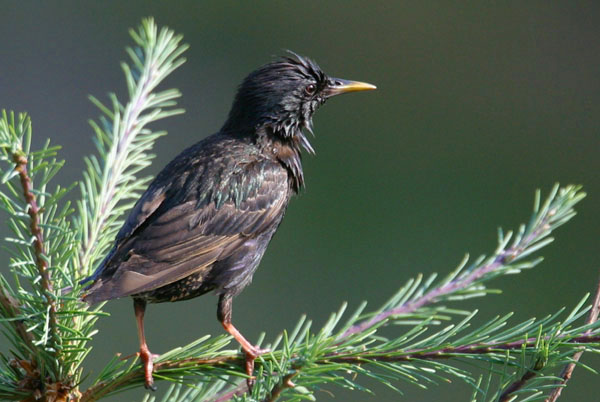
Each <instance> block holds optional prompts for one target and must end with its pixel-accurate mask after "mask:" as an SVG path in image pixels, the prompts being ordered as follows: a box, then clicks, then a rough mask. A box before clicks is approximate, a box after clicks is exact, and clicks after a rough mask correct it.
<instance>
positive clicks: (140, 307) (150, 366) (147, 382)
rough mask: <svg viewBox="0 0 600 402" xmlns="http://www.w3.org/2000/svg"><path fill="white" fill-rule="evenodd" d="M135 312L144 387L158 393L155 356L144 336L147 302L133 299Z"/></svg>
mask: <svg viewBox="0 0 600 402" xmlns="http://www.w3.org/2000/svg"><path fill="white" fill-rule="evenodd" d="M133 310H134V311H135V320H136V322H137V330H138V338H139V339H140V359H141V360H142V364H143V365H144V387H146V389H150V390H152V391H156V386H154V378H152V370H154V363H153V362H152V358H153V357H154V356H155V355H153V354H152V353H150V349H148V345H147V344H146V336H145V335H144V311H145V310H146V301H145V300H143V299H136V298H134V299H133Z"/></svg>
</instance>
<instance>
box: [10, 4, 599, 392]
mask: <svg viewBox="0 0 600 402" xmlns="http://www.w3.org/2000/svg"><path fill="white" fill-rule="evenodd" d="M0 8H1V14H0V108H7V109H12V110H15V111H27V112H28V113H30V114H31V117H32V119H33V124H34V135H35V137H36V141H38V143H41V142H42V140H43V139H45V138H46V137H50V138H52V140H53V142H55V143H59V144H62V145H63V146H64V148H63V153H62V155H63V156H64V157H65V158H66V159H67V164H66V166H65V168H64V169H63V171H62V172H61V176H60V177H59V178H58V181H59V182H61V183H63V184H68V183H71V182H72V181H75V180H78V179H79V178H80V177H81V176H80V175H81V171H82V169H83V163H82V156H83V155H85V154H89V153H91V152H93V151H94V148H93V145H92V141H91V135H92V130H91V129H90V127H89V126H88V123H87V120H88V119H89V118H95V117H96V116H97V115H98V111H97V110H96V109H95V107H94V106H92V105H91V103H90V102H88V101H87V99H86V96H87V95H88V94H94V95H96V96H99V97H101V99H106V98H105V97H104V95H105V94H106V93H107V92H109V91H116V92H117V93H118V94H121V95H122V94H124V92H125V82H124V79H123V76H122V73H121V70H120V68H119V64H118V62H119V61H120V60H124V59H125V58H126V55H125V53H124V51H123V49H124V47H125V46H126V45H129V44H130V43H131V40H130V38H129V36H128V33H127V30H128V28H129V27H132V26H137V25H138V24H139V22H140V20H141V18H142V17H144V16H154V17H155V18H156V20H157V22H158V23H159V24H160V25H168V26H170V27H171V28H173V29H175V30H176V31H177V32H179V33H182V34H183V35H184V36H185V41H186V42H187V43H189V44H190V45H191V48H190V49H189V51H188V52H187V55H186V57H187V59H188V61H187V63H185V65H184V66H183V67H182V68H180V69H179V70H178V71H177V72H176V73H175V74H173V75H172V76H171V77H170V78H169V79H168V81H167V83H166V85H168V86H172V87H176V88H179V89H180V90H181V91H182V92H183V95H184V96H183V99H181V106H182V107H184V108H185V109H186V110H187V112H186V114H185V115H183V116H179V117H176V118H171V119H169V120H168V121H165V122H162V123H161V124H157V125H155V127H156V128H157V129H159V128H164V129H167V130H168V131H169V135H168V136H167V137H164V138H162V139H160V140H159V143H158V146H157V148H156V150H157V153H158V158H157V159H156V162H155V163H154V164H153V166H152V167H151V168H149V169H148V170H149V173H156V172H158V170H159V169H160V168H161V167H162V166H164V164H165V163H167V162H168V161H169V160H170V159H171V158H173V157H174V156H175V155H176V154H177V153H178V152H179V151H180V150H181V149H183V148H184V147H186V146H188V145H190V144H192V143H194V142H196V141H198V140H199V139H201V138H203V137H205V136H207V135H209V134H211V133H213V132H215V131H217V130H218V129H219V128H220V125H221V124H222V123H223V121H224V119H225V117H226V114H227V112H228V110H229V107H230V104H231V101H232V98H233V95H234V92H235V89H236V86H237V85H238V83H239V82H240V81H241V80H242V78H243V77H244V76H245V75H246V74H247V73H249V72H250V71H251V70H252V69H254V68H256V67H258V66H259V65H261V64H263V63H265V62H268V61H270V60H272V59H273V57H274V55H281V54H283V53H284V49H292V50H294V51H295V52H297V53H300V54H304V55H308V56H310V57H312V58H314V59H315V60H316V61H317V62H318V63H319V64H320V65H321V67H322V68H323V69H324V70H325V71H326V72H328V73H330V74H331V75H334V76H339V77H341V78H349V79H356V80H363V81H368V82H372V83H374V84H376V85H377V86H378V90H377V91H375V92H370V93H360V94H355V95H348V96H344V97H340V98H336V99H333V100H332V101H330V102H328V104H327V105H326V106H325V107H323V108H322V109H321V110H320V111H319V112H318V113H317V115H316V117H315V132H316V138H315V139H314V140H313V141H312V142H313V145H314V147H315V149H316V150H317V155H316V156H315V157H306V158H305V160H304V169H305V175H306V178H307V189H306V191H305V192H303V193H302V195H300V196H299V197H297V199H295V200H294V201H293V202H292V204H291V207H290V208H289V211H288V214H287V217H286V219H285V220H284V223H283V225H282V226H281V228H280V230H279V232H278V234H277V235H276V236H275V238H274V240H273V242H272V244H271V246H270V248H269V250H268V252H267V253H266V256H265V258H264V259H263V262H262V265H261V267H260V269H259V270H258V271H257V274H256V275H255V277H254V283H253V284H252V286H250V287H249V288H247V289H246V290H245V292H244V293H243V294H242V295H241V296H239V297H238V298H237V299H236V302H235V303H234V305H235V307H234V322H235V323H236V325H237V326H238V328H240V329H241V330H242V332H244V333H245V334H246V335H247V336H248V337H249V338H250V339H256V338H257V337H258V335H259V334H260V332H262V331H266V333H267V337H268V339H273V338H274V337H275V336H276V335H277V334H278V333H280V332H281V331H282V330H283V329H285V328H291V327H293V326H294V324H295V323H296V322H297V319H298V318H299V317H300V315H301V314H307V315H308V316H309V317H310V318H312V319H313V320H314V321H315V323H316V325H317V326H319V325H320V324H322V323H323V322H324V321H325V320H326V318H327V317H328V316H329V314H330V312H331V311H334V310H336V309H337V308H338V307H339V306H340V304H341V303H342V302H343V301H348V302H349V304H350V308H353V307H356V306H357V305H358V304H359V303H360V302H361V301H362V300H365V299H366V300H369V302H370V305H371V306H372V307H375V306H378V305H379V304H380V303H382V302H383V301H384V300H386V299H387V298H388V297H389V296H390V295H391V294H392V293H393V292H395V291H396V290H397V289H398V287H399V286H400V285H401V284H402V283H404V281H406V280H407V279H408V278H409V277H413V276H415V275H417V273H419V272H423V273H426V274H427V273H432V272H441V273H444V272H447V271H448V270H449V269H451V268H453V267H454V266H455V265H456V263H457V262H458V261H459V260H460V259H461V258H462V256H463V254H464V253H465V252H470V253H471V254H472V255H479V254H480V253H489V252H491V251H492V250H493V249H494V248H495V245H496V237H495V236H496V228H497V227H498V226H503V227H504V228H515V227H516V226H517V225H518V224H519V223H520V222H524V221H526V220H527V219H528V217H529V214H530V211H531V206H532V200H533V195H534V191H535V189H536V188H542V189H543V190H544V192H545V193H547V191H548V190H549V189H550V188H551V186H552V184H553V183H554V182H556V181H559V182H561V183H563V184H567V183H580V184H583V185H584V186H585V189H586V191H587V192H588V194H589V196H588V197H587V198H586V199H585V200H584V202H583V203H581V204H580V205H579V206H578V211H579V215H578V216H577V217H576V218H575V219H574V220H573V221H572V222H570V223H569V224H568V225H566V226H565V227H563V228H561V229H560V230H559V231H558V232H557V233H556V236H557V240H556V242H555V243H554V244H552V245H551V246H550V247H548V248H547V249H544V250H543V252H542V254H543V255H544V256H545V257H546V259H545V261H544V263H543V264H541V265H539V266H538V267H537V268H535V269H534V270H532V271H527V272H525V273H523V274H521V275H518V276H512V277H508V278H501V279H499V280H497V281H496V282H495V283H493V284H491V285H493V286H496V287H497V288H500V289H502V290H503V292H504V293H503V294H502V295H494V296H489V297H486V298H484V299H478V300H471V301H470V302H469V303H461V304H460V305H459V306H460V307H463V308H478V309H480V313H479V319H480V320H482V321H483V320H486V319H488V318H490V317H492V316H494V315H496V314H503V313H505V312H508V311H514V312H515V318H514V320H513V321H512V322H514V323H516V322H517V321H518V320H523V319H526V318H528V317H531V316H536V317H540V316H544V315H546V314H547V313H550V312H554V311H556V310H558V309H559V308H560V307H562V306H568V307H572V306H574V305H575V304H576V303H577V302H578V301H579V299H580V298H581V297H582V295H583V294H584V293H586V292H591V291H593V290H594V287H595V283H596V280H597V279H598V276H599V273H600V257H599V256H598V239H599V235H600V216H599V214H598V197H600V174H599V167H600V162H599V159H598V158H599V151H600V136H599V127H600V114H599V112H600V106H599V105H600V78H599V77H600V74H599V63H600V24H599V21H600V20H599V17H600V13H599V11H600V7H599V4H598V3H597V2H596V3H595V2H591V1H590V2H576V1H571V2H545V1H528V2H407V1H397V2H391V1H390V2H358V1H337V2H334V1H331V2H317V1H302V2H279V1H264V2H260V3H258V2H198V1H193V2H192V1H186V2H184V1H180V2H168V1H161V2H158V1H157V2H146V1H144V2H140V1H127V2H121V1H118V2H117V1H104V2H80V1H45V2H17V1H4V0H3V1H0ZM2 230H5V229H4V228H3V229H2ZM3 233H5V232H3ZM3 269H4V268H3ZM131 304H132V303H131V301H130V300H128V299H127V300H118V301H113V302H110V303H109V304H107V306H106V311H108V312H110V314H111V317H109V318H102V319H100V321H99V325H98V327H99V329H100V332H99V334H98V335H97V336H96V337H95V340H94V347H95V348H94V351H93V353H92V354H91V355H90V356H89V359H88V362H87V366H88V367H89V368H90V369H91V370H92V371H93V372H96V373H97V370H99V368H100V367H101V366H102V365H103V364H104V363H105V362H106V361H107V360H108V359H109V358H110V357H111V356H112V355H113V354H114V353H116V352H122V353H124V354H127V353H133V352H134V351H136V349H137V337H136V331H135V323H134V319H133V312H132V305H131ZM215 307H216V298H215V297H214V296H212V295H209V296H205V297H202V298H198V299H195V300H192V301H187V302H181V303H177V304H163V305H152V306H150V307H149V310H148V313H147V320H146V323H147V324H146V325H147V327H146V328H147V333H148V338H149V342H150V346H151V348H152V350H153V351H154V352H156V353H161V352H164V351H166V350H168V349H170V348H173V347H176V346H178V345H182V344H185V343H188V342H190V341H192V340H194V339H196V338H197V337H199V336H201V335H204V334H207V333H208V334H212V335H217V334H221V333H222V329H221V327H220V325H219V324H218V322H217V320H216V318H215V311H216V309H215ZM583 362H584V363H587V364H590V365H591V366H593V367H595V368H597V369H598V368H600V362H599V360H598V359H595V360H594V359H593V357H592V356H589V355H584V357H583ZM92 375H93V374H92ZM363 383H364V384H367V385H373V384H372V383H371V382H369V381H364V382H363ZM399 385H400V387H401V388H402V389H403V391H404V392H405V394H404V396H402V397H401V396H400V395H398V394H396V393H393V392H392V391H390V390H388V389H385V388H383V387H375V388H374V391H375V396H369V395H368V394H364V393H358V392H356V393H349V392H346V391H343V390H340V389H337V388H333V389H330V390H329V391H331V394H330V393H326V392H320V393H318V394H317V396H318V397H319V400H332V395H334V396H335V399H336V400H343V401H371V400H378V401H391V400H406V401H433V400H445V401H466V400H468V396H469V395H470V393H471V389H470V388H469V387H468V386H467V385H465V384H464V383H462V382H461V381H460V380H456V379H453V382H452V383H451V384H443V385H440V386H439V387H433V388H432V389H431V390H430V391H422V390H420V389H417V388H415V387H413V386H411V385H409V384H399ZM161 389H162V390H164V389H166V386H165V385H164V384H163V385H162V386H161ZM598 390H599V389H598V377H595V376H593V375H592V374H589V373H587V372H585V370H581V369H578V370H576V371H575V374H574V378H573V380H572V381H571V383H570V385H569V388H568V389H567V390H566V392H565V393H564V399H565V400H568V401H582V402H585V401H596V400H598ZM142 395H143V392H142V391H139V390H138V391H132V392H129V393H126V394H122V395H119V396H117V397H115V398H113V399H112V400H114V401H118V400H140V399H141V397H142ZM440 395H444V396H443V397H440Z"/></svg>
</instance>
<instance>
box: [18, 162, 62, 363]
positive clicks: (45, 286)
mask: <svg viewBox="0 0 600 402" xmlns="http://www.w3.org/2000/svg"><path fill="white" fill-rule="evenodd" d="M13 162H14V163H15V164H16V166H15V170H16V171H17V172H18V174H19V179H20V181H21V187H22V188H23V196H24V197H25V202H26V203H27V206H28V208H27V213H28V214H29V218H30V219H29V230H30V231H31V234H32V236H33V239H34V240H33V249H34V254H35V263H36V266H37V269H38V272H39V274H40V278H41V286H42V291H43V293H44V297H45V299H46V300H45V301H46V304H47V306H48V315H49V323H50V334H51V338H52V341H53V342H55V343H57V342H56V337H57V319H56V300H54V295H53V293H52V292H53V289H52V281H51V278H50V272H49V270H48V263H47V262H46V259H44V257H43V256H44V254H45V251H44V238H43V235H42V229H41V228H40V226H39V223H40V217H39V214H40V208H39V206H38V205H37V202H36V199H35V195H34V194H33V192H32V184H31V178H30V177H29V175H28V173H27V158H26V157H25V156H24V155H23V154H21V153H14V154H13ZM53 349H54V351H55V352H54V353H58V352H57V351H58V348H57V347H56V346H55V347H54V348H53Z"/></svg>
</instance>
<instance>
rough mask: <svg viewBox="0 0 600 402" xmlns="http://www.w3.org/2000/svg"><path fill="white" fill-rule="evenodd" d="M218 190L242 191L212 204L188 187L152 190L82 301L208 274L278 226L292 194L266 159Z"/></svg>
mask: <svg viewBox="0 0 600 402" xmlns="http://www.w3.org/2000/svg"><path fill="white" fill-rule="evenodd" d="M248 176H251V177H252V178H253V180H252V183H250V182H249V181H248ZM158 178H159V177H157V179H158ZM198 179H201V178H198ZM185 180H186V182H189V177H188V178H185ZM153 184H154V183H153ZM217 185H219V186H220V187H225V186H227V187H229V188H235V186H244V187H245V188H241V189H238V190H237V192H235V193H234V196H230V197H225V198H226V201H225V202H224V203H222V205H220V206H219V207H217V205H218V202H216V201H210V200H208V201H207V200H200V201H204V202H199V199H198V194H193V195H194V196H190V189H189V188H187V189H186V188H182V187H181V186H173V187H179V188H178V190H177V191H173V189H172V188H171V186H169V185H168V184H163V185H160V183H158V184H157V185H154V186H153V185H151V186H150V187H149V188H148V190H147V192H146V193H145V194H144V195H143V196H142V199H140V201H139V202H138V204H136V206H135V207H134V209H133V210H132V212H131V214H130V216H129V218H128V220H127V222H126V224H125V225H124V227H123V229H122V230H121V231H120V232H119V235H118V237H117V244H116V246H115V248H114V249H113V251H112V252H111V254H109V256H108V257H107V259H106V260H105V261H104V262H103V269H102V270H101V272H100V274H99V275H98V277H97V278H94V279H96V280H95V282H94V284H92V285H91V286H90V287H89V289H88V292H87V293H86V295H85V296H84V299H85V300H86V301H88V302H90V303H96V302H99V301H102V300H108V299H112V298H118V297H123V296H127V295H132V294H137V293H140V292H145V291H149V290H152V289H156V288H159V287H161V286H165V285H167V284H169V283H173V282H175V281H177V280H180V279H183V278H185V277H187V276H189V275H191V274H194V273H198V272H203V271H207V270H208V269H209V268H210V266H211V265H212V264H214V263H215V262H216V261H219V260H222V259H224V258H227V257H228V256H230V255H231V254H232V253H234V252H235V251H236V250H237V249H238V248H239V247H241V246H243V244H244V242H246V241H248V240H249V239H252V238H255V237H257V236H259V235H261V234H263V233H265V232H266V231H268V230H271V229H273V227H274V225H275V227H276V226H277V225H279V222H280V221H281V218H282V217H283V214H284V212H285V208H286V206H287V203H288V201H289V197H290V194H291V193H290V186H289V183H288V177H287V172H286V171H285V169H283V168H282V167H281V165H279V164H278V163H276V162H272V161H267V160H262V161H257V162H255V163H254V164H252V165H246V166H244V168H243V169H237V170H236V171H235V173H234V174H232V175H230V176H229V177H228V178H227V179H226V180H225V182H221V183H217ZM205 193H207V192H206V191H205ZM235 194H237V195H238V196H237V198H236V196H235ZM240 195H243V198H242V197H241V196H240ZM221 197H222V196H221Z"/></svg>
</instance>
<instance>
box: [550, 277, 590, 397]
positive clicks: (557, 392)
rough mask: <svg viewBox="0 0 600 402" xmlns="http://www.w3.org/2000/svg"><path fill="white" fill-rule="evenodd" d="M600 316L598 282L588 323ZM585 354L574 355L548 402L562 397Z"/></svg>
mask: <svg viewBox="0 0 600 402" xmlns="http://www.w3.org/2000/svg"><path fill="white" fill-rule="evenodd" d="M599 314H600V280H599V281H598V285H597V288H596V296H595V297H594V302H593V304H592V309H591V310H590V314H589V316H588V319H587V321H586V323H587V324H593V323H595V322H597V321H598V315H599ZM586 333H588V334H589V333H590V330H588V331H587V332H586ZM583 352H584V348H581V350H580V351H578V352H577V353H575V354H574V355H573V359H572V361H571V362H569V363H568V364H567V365H566V366H565V368H564V369H563V371H562V373H561V375H560V377H561V379H560V381H558V382H557V384H556V385H557V387H556V388H554V389H553V390H552V393H551V394H550V396H549V397H548V398H547V399H546V402H555V401H557V400H558V398H559V397H560V394H561V393H562V390H563V389H564V388H565V386H566V385H567V382H568V381H569V380H570V379H571V376H572V375H573V371H574V370H575V366H576V365H577V362H578V361H579V359H581V355H582V354H583Z"/></svg>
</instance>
